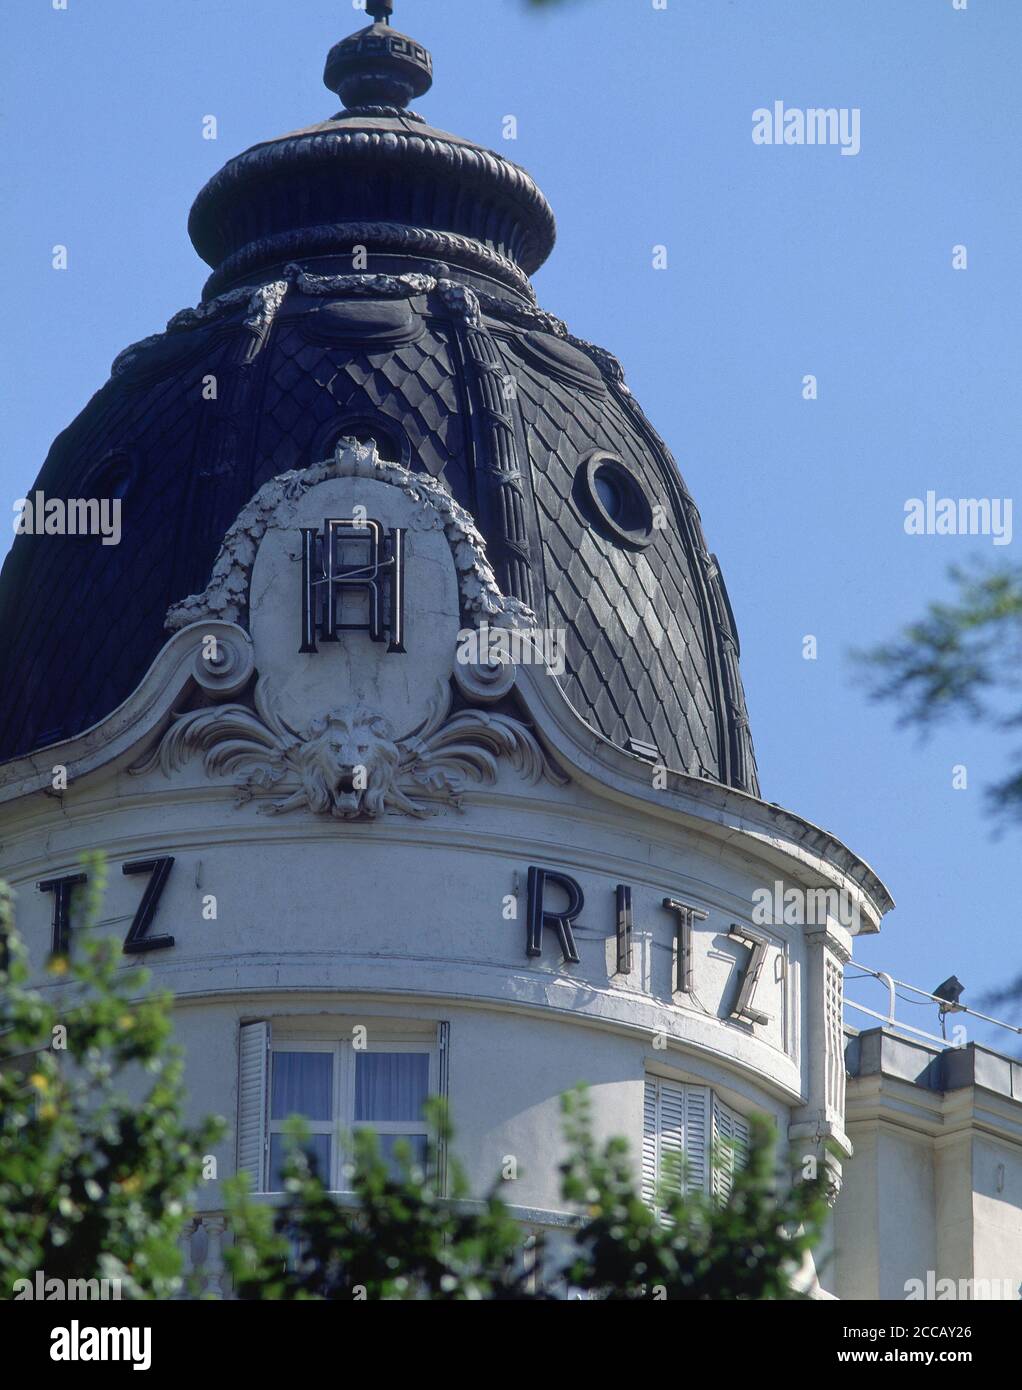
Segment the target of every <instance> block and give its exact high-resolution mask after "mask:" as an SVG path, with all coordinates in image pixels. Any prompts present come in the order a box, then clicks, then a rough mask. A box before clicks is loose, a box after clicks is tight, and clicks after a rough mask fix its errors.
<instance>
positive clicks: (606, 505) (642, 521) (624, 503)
mask: <svg viewBox="0 0 1022 1390" xmlns="http://www.w3.org/2000/svg"><path fill="white" fill-rule="evenodd" d="M578 483H579V485H580V489H579V490H580V492H581V499H582V501H583V502H584V503H585V504H586V508H585V509H586V511H587V512H588V514H589V516H590V519H591V520H592V521H593V522H594V523H595V525H596V526H598V527H599V529H600V530H601V531H603V532H604V534H606V535H609V536H610V538H611V540H614V541H617V542H618V543H619V544H622V545H627V546H632V547H641V546H645V545H648V544H649V542H650V539H651V537H652V534H653V507H652V505H651V503H650V501H649V498H648V497H647V496H646V493H645V491H644V489H643V486H642V484H641V483H640V482H639V480H638V478H637V477H636V476H635V474H634V473H633V472H632V470H631V469H630V468H629V467H628V465H627V464H626V463H625V461H624V460H623V459H622V458H620V457H619V456H618V455H617V454H611V453H608V452H607V451H606V450H604V449H597V450H596V451H595V453H592V454H589V455H587V456H586V458H584V459H583V460H582V463H581V465H580V467H579V471H578Z"/></svg>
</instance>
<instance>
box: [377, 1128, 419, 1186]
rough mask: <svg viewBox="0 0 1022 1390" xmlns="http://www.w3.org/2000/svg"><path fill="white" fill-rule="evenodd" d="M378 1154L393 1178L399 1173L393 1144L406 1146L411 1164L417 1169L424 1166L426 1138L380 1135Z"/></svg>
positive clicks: (417, 1135) (399, 1169) (405, 1135)
mask: <svg viewBox="0 0 1022 1390" xmlns="http://www.w3.org/2000/svg"><path fill="white" fill-rule="evenodd" d="M379 1139H380V1153H381V1154H382V1156H383V1158H384V1159H385V1160H386V1163H387V1167H388V1168H389V1169H390V1171H391V1173H392V1174H393V1175H394V1177H398V1176H399V1175H400V1173H401V1166H400V1164H399V1163H398V1161H397V1159H396V1158H395V1156H394V1146H395V1144H407V1146H408V1147H409V1148H410V1149H411V1151H412V1162H413V1163H414V1164H416V1165H417V1166H418V1167H419V1168H425V1166H426V1136H425V1135H424V1134H381V1135H380V1136H379Z"/></svg>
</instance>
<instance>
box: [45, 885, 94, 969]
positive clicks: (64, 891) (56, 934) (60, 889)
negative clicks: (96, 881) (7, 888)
mask: <svg viewBox="0 0 1022 1390" xmlns="http://www.w3.org/2000/svg"><path fill="white" fill-rule="evenodd" d="M88 878H89V876H88V874H68V876H67V877H66V878H47V879H44V881H43V882H42V883H40V884H39V885H38V887H39V891H40V893H52V894H53V943H52V947H51V953H52V954H53V955H55V956H67V955H70V953H71V889H72V888H74V887H75V886H76V884H79V883H87V882H88Z"/></svg>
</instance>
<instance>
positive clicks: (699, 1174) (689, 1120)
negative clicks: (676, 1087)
mask: <svg viewBox="0 0 1022 1390" xmlns="http://www.w3.org/2000/svg"><path fill="white" fill-rule="evenodd" d="M709 1180H710V1093H709V1091H708V1090H707V1089H706V1087H705V1086H686V1087H685V1191H686V1192H706V1191H708V1190H709Z"/></svg>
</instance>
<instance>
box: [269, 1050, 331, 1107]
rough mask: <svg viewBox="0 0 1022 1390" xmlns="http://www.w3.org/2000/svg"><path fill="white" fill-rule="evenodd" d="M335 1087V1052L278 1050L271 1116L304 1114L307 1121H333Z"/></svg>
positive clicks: (274, 1064)
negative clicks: (333, 1053)
mask: <svg viewBox="0 0 1022 1390" xmlns="http://www.w3.org/2000/svg"><path fill="white" fill-rule="evenodd" d="M333 1089H334V1059H333V1055H332V1053H329V1052H275V1053H274V1054H273V1091H272V1096H271V1101H270V1119H271V1120H286V1119H287V1117H288V1115H304V1116H305V1118H306V1119H307V1120H330V1119H332V1118H333V1115H332V1113H331V1111H332V1103H333Z"/></svg>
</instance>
